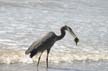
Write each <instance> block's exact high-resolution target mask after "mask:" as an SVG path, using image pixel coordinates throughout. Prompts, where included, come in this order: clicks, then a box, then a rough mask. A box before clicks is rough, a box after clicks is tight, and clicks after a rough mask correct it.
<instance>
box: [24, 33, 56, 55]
mask: <svg viewBox="0 0 108 71" xmlns="http://www.w3.org/2000/svg"><path fill="white" fill-rule="evenodd" d="M53 35H54V33H53V32H49V33H48V34H46V35H45V36H44V37H43V38H41V39H39V40H37V41H35V42H33V43H32V45H31V46H30V47H29V48H28V49H27V50H26V52H25V54H29V53H30V52H31V51H32V50H33V49H36V48H38V47H39V46H40V45H41V44H42V43H44V42H45V41H46V40H47V39H49V38H50V37H52V36H53Z"/></svg>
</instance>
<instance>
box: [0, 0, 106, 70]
mask: <svg viewBox="0 0 108 71" xmlns="http://www.w3.org/2000/svg"><path fill="white" fill-rule="evenodd" d="M63 25H68V26H70V27H72V29H73V31H74V32H75V34H76V35H77V36H78V37H79V39H80V42H79V43H78V46H75V42H74V41H73V40H74V38H73V37H72V36H71V35H70V34H69V33H67V34H66V36H65V38H64V39H63V40H61V41H59V42H57V43H55V45H54V46H53V48H52V50H51V53H50V56H49V62H50V67H49V71H108V68H107V66H108V62H107V60H108V39H107V38H108V36H107V35H108V1H107V0H0V71H35V69H36V65H35V64H30V63H35V62H36V61H37V59H35V58H37V56H36V57H35V58H33V59H30V58H29V56H28V55H25V54H24V53H25V50H26V49H27V48H28V47H29V46H30V45H31V43H33V42H34V41H35V40H38V38H41V37H42V36H44V35H45V34H46V33H48V32H49V31H54V32H55V33H56V34H58V35H59V33H60V32H59V30H60V28H61V26H63ZM104 60H106V61H104ZM42 62H45V55H43V58H42ZM2 63H4V64H2ZM11 63H13V64H11ZM27 63H28V64H27ZM62 63H64V65H63V66H62V65H61V64H62ZM65 63H66V64H65ZM53 64H54V65H53ZM56 64H58V65H56ZM42 65H45V64H43V63H42ZM40 70H41V71H43V70H45V66H42V67H40Z"/></svg>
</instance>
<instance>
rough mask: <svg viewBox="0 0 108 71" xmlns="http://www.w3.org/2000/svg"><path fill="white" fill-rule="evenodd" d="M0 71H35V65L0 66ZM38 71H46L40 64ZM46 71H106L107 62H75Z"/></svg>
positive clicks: (50, 67) (57, 65) (53, 66)
mask: <svg viewBox="0 0 108 71" xmlns="http://www.w3.org/2000/svg"><path fill="white" fill-rule="evenodd" d="M0 71H37V67H36V64H23V63H18V64H0ZM38 71H47V70H46V66H45V63H41V64H40V66H39V69H38ZM48 71H108V61H98V62H92V61H88V62H85V61H81V62H79V61H76V62H73V63H72V64H66V63H64V64H62V63H61V64H56V65H55V64H51V63H49V68H48Z"/></svg>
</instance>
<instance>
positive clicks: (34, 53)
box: [30, 49, 38, 58]
mask: <svg viewBox="0 0 108 71" xmlns="http://www.w3.org/2000/svg"><path fill="white" fill-rule="evenodd" d="M37 53H38V51H37V50H36V49H35V50H33V51H32V52H31V53H30V58H32V57H33V56H34V55H36V54H37Z"/></svg>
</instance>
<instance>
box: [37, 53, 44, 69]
mask: <svg viewBox="0 0 108 71" xmlns="http://www.w3.org/2000/svg"><path fill="white" fill-rule="evenodd" d="M42 53H43V52H41V54H40V56H39V58H38V63H37V68H38V66H39V62H40V58H41V56H42Z"/></svg>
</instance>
